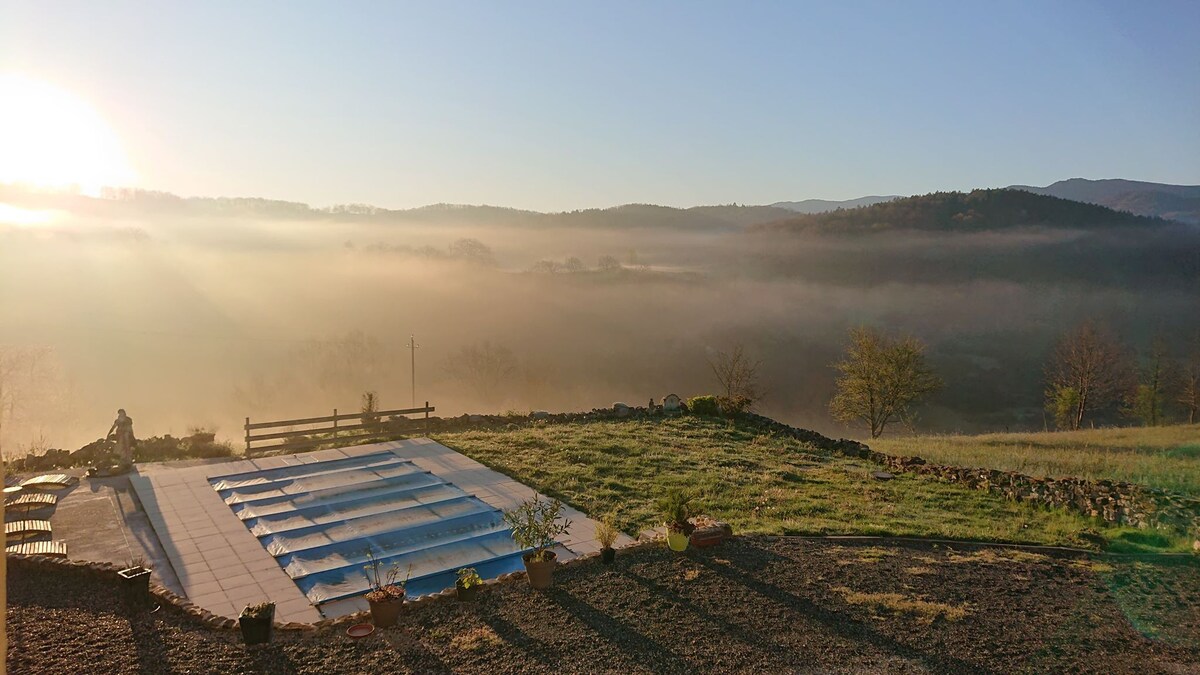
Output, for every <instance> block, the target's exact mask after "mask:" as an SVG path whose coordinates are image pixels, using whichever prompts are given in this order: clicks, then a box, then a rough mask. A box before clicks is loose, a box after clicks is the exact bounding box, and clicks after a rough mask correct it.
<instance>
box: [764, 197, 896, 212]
mask: <svg viewBox="0 0 1200 675" xmlns="http://www.w3.org/2000/svg"><path fill="white" fill-rule="evenodd" d="M893 199H900V196H899V195H887V196H883V197H880V196H875V195H872V196H869V197H859V198H858V199H844V200H842V201H836V200H829V199H805V200H803V201H799V202H775V203H774V204H771V206H773V207H775V208H779V209H787V210H788V211H795V212H796V213H825V212H826V211H836V210H838V209H856V208H858V207H860V206H872V205H874V204H882V203H883V202H890V201H892V200H893Z"/></svg>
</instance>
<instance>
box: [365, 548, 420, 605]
mask: <svg viewBox="0 0 1200 675" xmlns="http://www.w3.org/2000/svg"><path fill="white" fill-rule="evenodd" d="M382 566H383V562H382V561H380V560H379V558H376V557H375V552H374V551H373V550H371V548H370V547H368V548H367V564H366V565H365V566H363V569H364V570H366V572H367V582H368V583H369V584H371V590H370V591H368V592H367V594H366V598H367V600H368V601H370V602H389V601H393V600H401V601H403V600H404V587H405V586H407V585H408V578H409V577H410V576H411V575H412V565H409V566H408V574H406V575H405V576H404V580H403V581H400V580H399V579H400V565H399V564H397V563H395V562H393V563H392V565H391V567H388V568H387V570H386V571H382V572H381V570H380V568H381V567H382Z"/></svg>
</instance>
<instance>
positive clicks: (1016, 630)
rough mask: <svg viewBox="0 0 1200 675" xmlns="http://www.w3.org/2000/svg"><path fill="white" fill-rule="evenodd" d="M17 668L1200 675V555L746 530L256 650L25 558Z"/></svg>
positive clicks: (14, 655) (14, 619) (287, 636)
mask: <svg viewBox="0 0 1200 675" xmlns="http://www.w3.org/2000/svg"><path fill="white" fill-rule="evenodd" d="M8 594H9V595H8V602H9V606H8V622H9V623H8V637H9V655H8V668H9V672H12V673H89V674H96V675H99V674H101V673H137V672H144V673H165V672H172V673H391V672H488V673H508V672H558V673H568V672H569V673H574V672H589V673H593V672H697V671H718V672H748V671H755V672H854V673H860V672H888V673H908V672H913V673H923V672H946V673H963V672H973V673H989V672H994V673H1009V672H1054V673H1059V672H1097V673H1133V672H1137V673H1155V672H1164V673H1200V563H1198V561H1197V560H1194V559H1186V558H1185V559H1178V558H1175V559H1157V560H1155V561H1153V562H1147V561H1142V562H1129V561H1122V562H1114V561H1113V560H1112V559H1103V560H1094V561H1089V560H1087V559H1085V558H1070V557H1051V556H1049V555H1044V554H1040V553H1029V552H1025V551H1019V550H1018V551H1014V550H1007V549H999V548H987V547H983V548H979V547H971V546H967V545H962V546H954V547H946V546H935V545H932V544H911V543H900V542H891V543H876V544H862V543H844V542H834V541H820V540H808V539H800V538H786V537H784V538H756V537H745V538H739V539H737V540H734V541H731V542H727V543H725V544H724V545H722V546H720V547H717V548H714V549H706V550H689V551H688V552H687V553H685V554H675V553H672V552H670V551H668V550H666V549H665V548H654V549H641V550H637V551H633V552H629V553H627V554H619V555H618V558H617V562H616V563H615V564H614V565H612V566H604V565H601V564H600V563H599V562H598V561H590V562H587V563H583V564H579V565H574V566H571V567H567V568H564V569H561V570H559V573H558V574H557V575H556V586H555V588H554V589H552V590H551V591H549V592H546V593H539V592H536V591H532V590H530V589H529V588H528V587H527V585H526V584H525V582H524V581H523V580H520V579H517V580H513V581H509V582H505V583H501V584H495V585H489V586H487V587H485V588H484V589H482V592H481V593H480V595H479V600H478V602H475V603H470V604H462V603H455V602H437V603H422V604H420V605H414V606H413V607H412V608H411V609H410V610H408V611H406V612H405V613H404V615H403V616H402V618H401V623H400V625H399V626H397V627H396V628H392V629H387V630H377V631H376V633H375V634H374V635H372V636H370V637H368V638H365V639H362V640H357V641H356V640H351V639H350V638H348V637H346V636H345V635H344V633H342V632H341V631H340V630H328V631H322V632H316V633H313V632H309V633H304V634H300V633H292V632H283V631H276V640H275V642H274V643H273V644H271V645H267V646H258V647H245V646H243V645H242V644H241V639H240V634H239V633H238V632H237V631H220V630H211V629H207V628H203V627H201V626H199V625H198V624H196V623H195V622H193V620H191V619H190V618H189V617H188V616H186V615H185V614H183V613H181V612H179V611H178V610H176V609H175V608H173V607H169V606H166V607H163V608H162V609H160V610H159V611H157V612H155V613H152V614H147V613H140V614H136V613H130V612H127V611H125V610H123V609H121V604H120V602H119V598H118V595H117V589H116V585H115V583H112V582H110V581H108V580H105V579H100V578H95V577H92V576H86V575H84V574H82V573H79V572H74V571H64V570H61V569H57V570H55V571H48V570H46V571H43V570H30V569H13V570H10V574H9V580H8Z"/></svg>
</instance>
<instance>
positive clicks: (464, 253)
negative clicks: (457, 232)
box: [450, 239, 496, 267]
mask: <svg viewBox="0 0 1200 675" xmlns="http://www.w3.org/2000/svg"><path fill="white" fill-rule="evenodd" d="M450 257H451V258H458V259H459V260H466V261H468V262H472V263H475V264H477V265H484V266H488V267H491V266H494V265H495V264H496V256H495V255H494V254H493V253H492V249H491V248H489V247H488V245H487V244H484V243H483V242H482V241H479V240H478V239H459V240H458V241H455V242H454V243H452V244H450Z"/></svg>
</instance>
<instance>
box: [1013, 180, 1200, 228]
mask: <svg viewBox="0 0 1200 675" xmlns="http://www.w3.org/2000/svg"><path fill="white" fill-rule="evenodd" d="M1009 189H1010V190H1024V191H1025V192H1032V193H1034V194H1039V195H1049V196H1051V197H1061V198H1062V199H1071V200H1074V201H1077V202H1087V203H1089V204H1099V205H1101V206H1107V207H1108V208H1110V209H1116V210H1118V211H1128V212H1130V213H1133V214H1137V215H1139V216H1157V217H1159V218H1166V219H1168V220H1177V221H1179V222H1181V223H1189V224H1192V225H1200V185H1169V184H1166V183H1148V182H1145V181H1137V180H1122V179H1106V180H1088V179H1086V178H1071V179H1069V180H1060V181H1058V182H1057V183H1052V184H1050V185H1047V186H1046V187H1036V186H1031V185H1013V186H1010V187H1009Z"/></svg>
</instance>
